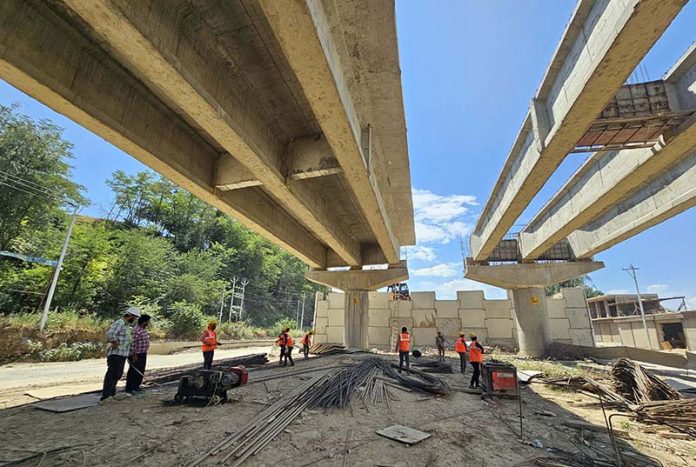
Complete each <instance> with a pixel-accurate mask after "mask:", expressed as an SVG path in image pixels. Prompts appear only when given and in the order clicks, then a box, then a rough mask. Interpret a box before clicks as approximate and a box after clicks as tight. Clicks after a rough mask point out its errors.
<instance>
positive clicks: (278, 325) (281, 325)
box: [271, 318, 297, 336]
mask: <svg viewBox="0 0 696 467" xmlns="http://www.w3.org/2000/svg"><path fill="white" fill-rule="evenodd" d="M285 328H290V330H291V331H294V330H295V329H296V328H297V322H296V321H295V320H294V319H292V318H283V319H281V320H278V321H276V322H275V324H274V325H273V327H272V328H271V331H272V332H273V336H277V335H278V334H280V333H281V332H283V329H285ZM294 334H296V333H295V332H293V335H294Z"/></svg>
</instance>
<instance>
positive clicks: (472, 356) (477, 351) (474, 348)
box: [469, 336, 483, 389]
mask: <svg viewBox="0 0 696 467" xmlns="http://www.w3.org/2000/svg"><path fill="white" fill-rule="evenodd" d="M469 363H471V366H472V367H473V369H474V374H473V375H471V382H470V383H469V388H470V389H474V388H478V387H479V377H480V376H481V363H483V346H482V345H481V344H480V343H479V341H478V338H477V337H476V336H471V344H470V345H469Z"/></svg>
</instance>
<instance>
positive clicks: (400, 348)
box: [396, 326, 411, 373]
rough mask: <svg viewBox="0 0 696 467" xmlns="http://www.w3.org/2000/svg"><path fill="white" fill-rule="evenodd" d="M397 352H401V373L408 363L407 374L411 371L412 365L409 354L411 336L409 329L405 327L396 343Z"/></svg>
mask: <svg viewBox="0 0 696 467" xmlns="http://www.w3.org/2000/svg"><path fill="white" fill-rule="evenodd" d="M396 351H397V352H399V373H401V370H402V368H403V365H404V361H405V362H406V372H407V373H408V372H409V371H410V370H411V364H410V362H409V353H410V352H411V334H409V333H408V329H406V327H405V326H404V327H403V328H401V334H399V339H398V340H397V343H396Z"/></svg>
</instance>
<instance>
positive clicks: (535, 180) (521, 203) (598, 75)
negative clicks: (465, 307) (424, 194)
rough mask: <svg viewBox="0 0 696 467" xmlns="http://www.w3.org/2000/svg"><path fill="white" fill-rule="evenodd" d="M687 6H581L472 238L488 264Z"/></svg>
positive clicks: (654, 0) (658, 2) (590, 1)
mask: <svg viewBox="0 0 696 467" xmlns="http://www.w3.org/2000/svg"><path fill="white" fill-rule="evenodd" d="M685 4H686V0H628V1H622V2H615V1H594V0H581V1H580V2H579V4H578V7H577V8H576V10H575V12H574V14H573V17H572V19H571V21H570V23H569V25H568V27H567V28H566V31H565V33H564V35H563V38H562V39H561V43H560V45H559V47H558V49H557V50H556V53H555V55H554V57H553V59H552V61H551V65H550V66H549V68H548V70H547V72H546V75H545V76H544V79H543V80H542V83H541V86H540V88H539V91H538V92H537V94H536V96H535V98H534V99H533V100H532V104H531V106H530V112H529V113H528V115H527V118H526V119H525V123H524V125H523V127H522V130H521V131H520V133H519V134H518V136H517V139H516V141H515V144H514V145H513V149H512V151H511V152H510V154H509V156H508V158H507V160H506V162H505V165H504V167H503V170H502V172H501V174H500V176H499V177H498V181H497V182H496V185H495V187H494V189H493V192H492V193H491V196H490V197H489V199H488V202H487V203H486V206H485V207H484V209H483V211H482V213H481V216H480V217H479V220H478V222H477V224H476V227H475V229H474V232H473V235H472V236H471V252H472V256H473V258H474V260H475V261H485V260H486V259H487V258H488V256H489V255H490V254H491V253H492V251H493V249H494V248H495V247H496V245H497V244H498V242H499V241H500V240H501V239H502V238H503V237H504V236H505V234H506V233H507V232H508V231H509V229H510V227H512V225H513V224H514V223H515V221H516V220H517V219H518V218H519V216H520V214H521V213H522V212H523V211H524V209H525V208H526V207H527V206H528V205H529V203H530V202H531V200H532V199H533V198H534V196H536V194H537V193H538V192H539V190H540V189H541V188H542V187H543V186H544V184H545V183H546V181H547V180H548V179H549V178H550V176H551V175H552V174H553V172H555V170H556V168H557V167H558V166H559V164H560V163H561V162H562V161H563V159H564V158H565V157H566V155H567V154H568V153H570V152H571V151H572V150H573V149H574V148H575V146H576V144H577V142H578V141H579V140H580V138H581V137H582V136H583V135H584V133H585V132H586V130H587V129H588V128H589V127H590V125H591V124H592V122H593V121H594V119H595V118H596V117H597V115H599V114H600V113H601V112H602V110H603V109H604V107H605V106H606V105H607V103H608V102H609V101H610V100H611V99H612V98H613V97H614V95H615V94H616V92H617V90H618V89H619V88H620V87H621V85H622V84H623V83H624V82H625V81H626V79H627V78H628V76H629V75H630V73H631V72H632V71H633V70H634V69H635V67H636V66H637V65H638V64H639V63H640V61H641V59H642V58H643V56H645V54H646V53H647V52H648V50H650V48H651V47H652V46H653V45H654V44H655V42H656V41H657V39H658V38H659V37H660V36H661V35H662V33H663V32H664V30H665V29H666V28H667V26H669V24H670V23H671V22H672V20H673V19H674V17H675V16H676V15H677V14H678V13H679V11H680V10H681V8H682V7H683V6H684V5H685Z"/></svg>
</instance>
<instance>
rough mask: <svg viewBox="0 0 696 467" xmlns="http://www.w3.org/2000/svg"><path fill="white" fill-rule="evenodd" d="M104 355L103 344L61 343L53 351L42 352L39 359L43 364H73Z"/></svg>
mask: <svg viewBox="0 0 696 467" xmlns="http://www.w3.org/2000/svg"><path fill="white" fill-rule="evenodd" d="M103 355H104V344H100V343H97V342H75V343H74V344H72V345H70V344H66V343H62V344H60V345H59V346H58V347H56V348H54V349H48V350H42V351H40V352H39V358H40V359H41V361H44V362H75V361H77V360H82V359H83V358H97V357H101V356H103Z"/></svg>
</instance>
